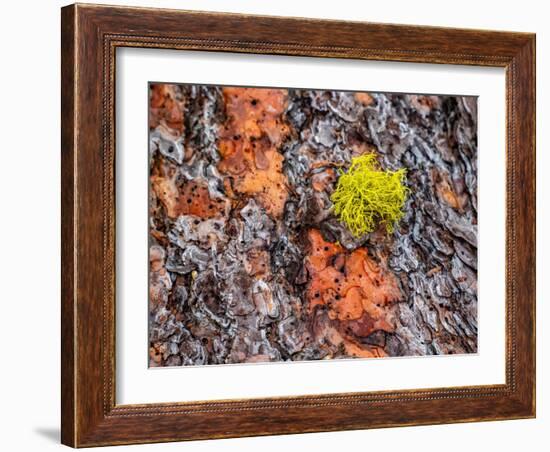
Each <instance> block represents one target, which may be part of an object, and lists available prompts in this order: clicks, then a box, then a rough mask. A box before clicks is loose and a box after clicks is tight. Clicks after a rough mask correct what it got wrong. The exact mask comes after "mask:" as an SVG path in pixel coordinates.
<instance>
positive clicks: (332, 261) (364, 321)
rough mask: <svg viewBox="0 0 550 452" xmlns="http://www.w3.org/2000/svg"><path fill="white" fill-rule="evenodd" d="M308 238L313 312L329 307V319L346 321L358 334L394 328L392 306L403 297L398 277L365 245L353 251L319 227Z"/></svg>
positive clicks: (310, 297)
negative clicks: (328, 237) (326, 237)
mask: <svg viewBox="0 0 550 452" xmlns="http://www.w3.org/2000/svg"><path fill="white" fill-rule="evenodd" d="M308 238H309V244H310V251H309V255H308V256H307V258H306V267H307V270H308V273H309V275H310V278H311V279H310V282H309V286H308V288H307V292H306V297H307V300H308V306H309V311H310V312H313V311H314V309H315V308H316V307H317V306H323V307H325V308H326V309H327V310H328V316H329V318H330V319H332V320H336V321H339V322H344V323H343V324H342V325H341V326H343V327H345V330H346V331H348V332H350V333H352V334H353V335H354V336H360V337H366V336H369V335H370V334H371V333H373V332H374V331H377V330H383V331H387V332H391V331H393V325H392V321H391V313H390V311H389V307H390V306H391V305H392V304H393V303H395V302H397V301H400V300H401V299H402V298H403V296H402V294H401V291H400V290H399V287H398V284H397V279H396V277H395V276H394V275H393V274H392V273H391V272H389V271H388V270H387V269H386V268H384V267H383V264H378V263H376V262H375V261H374V260H373V259H372V258H371V257H370V256H369V255H368V253H367V251H366V250H365V249H363V248H359V249H357V250H355V251H352V252H351V253H350V252H348V251H346V250H345V249H344V248H343V247H342V246H340V245H339V244H334V243H330V242H326V241H325V240H324V239H323V237H322V235H321V233H320V232H319V231H317V230H315V229H312V230H310V231H309V233H308Z"/></svg>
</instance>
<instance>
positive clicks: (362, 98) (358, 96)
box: [354, 93, 374, 107]
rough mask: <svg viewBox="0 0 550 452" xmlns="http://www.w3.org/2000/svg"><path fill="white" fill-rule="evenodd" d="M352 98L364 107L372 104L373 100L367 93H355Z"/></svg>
mask: <svg viewBox="0 0 550 452" xmlns="http://www.w3.org/2000/svg"><path fill="white" fill-rule="evenodd" d="M354 97H355V100H356V101H357V102H360V103H362V104H363V105H364V106H365V107H368V106H369V105H372V104H373V103H374V99H373V98H372V96H371V95H370V94H369V93H355V95H354Z"/></svg>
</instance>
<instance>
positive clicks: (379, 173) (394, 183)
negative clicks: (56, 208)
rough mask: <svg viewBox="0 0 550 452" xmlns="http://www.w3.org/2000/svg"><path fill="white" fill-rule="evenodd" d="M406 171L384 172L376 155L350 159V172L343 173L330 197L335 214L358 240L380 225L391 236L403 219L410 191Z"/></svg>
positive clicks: (364, 155)
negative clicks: (404, 206) (383, 226)
mask: <svg viewBox="0 0 550 452" xmlns="http://www.w3.org/2000/svg"><path fill="white" fill-rule="evenodd" d="M404 182H405V170H404V169H400V170H397V171H383V170H381V169H380V166H379V164H378V162H377V160H376V156H375V155H374V154H363V155H361V156H359V157H354V158H353V159H352V160H351V166H350V167H349V169H348V171H347V172H343V171H342V170H340V177H339V178H338V184H337V186H336V190H335V191H334V193H333V194H332V196H331V198H330V199H331V200H332V202H333V204H334V213H335V215H336V216H337V217H338V219H339V220H340V221H342V222H343V223H345V224H346V226H347V227H348V228H349V230H350V231H351V233H352V234H353V235H354V236H356V237H361V236H362V235H364V234H367V233H369V232H372V231H374V230H375V229H376V224H377V222H381V223H383V224H384V225H385V226H386V231H387V232H388V233H392V232H393V230H394V226H395V224H396V223H397V222H398V221H399V220H400V219H401V218H402V217H403V215H404V212H403V205H404V204H405V199H406V198H407V192H408V190H409V189H408V188H407V187H406V186H405V184H404Z"/></svg>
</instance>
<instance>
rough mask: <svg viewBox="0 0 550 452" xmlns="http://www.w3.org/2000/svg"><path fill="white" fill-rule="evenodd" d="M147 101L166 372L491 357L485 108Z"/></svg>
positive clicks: (324, 101)
mask: <svg viewBox="0 0 550 452" xmlns="http://www.w3.org/2000/svg"><path fill="white" fill-rule="evenodd" d="M148 90H149V93H148V95H149V112H148V117H149V125H148V126H149V200H148V209H149V224H148V230H149V349H148V353H149V366H150V367H166V366H193V365H195V366H196V365H211V364H217V365H220V364H238V363H261V362H264V363H265V362H286V361H311V360H327V359H352V358H384V357H403V356H430V355H451V354H466V353H476V352H477V347H478V341H477V339H478V335H477V312H478V299H477V242H478V238H477V190H478V188H477V187H478V180H477V98H476V97H471V96H470V97H468V96H456V95H452V96H451V95H426V94H406V93H379V92H349V91H337V90H313V89H294V88H288V89H281V88H258V87H254V88H252V87H234V86H207V85H189V84H177V83H157V82H154V83H150V84H149V87H148Z"/></svg>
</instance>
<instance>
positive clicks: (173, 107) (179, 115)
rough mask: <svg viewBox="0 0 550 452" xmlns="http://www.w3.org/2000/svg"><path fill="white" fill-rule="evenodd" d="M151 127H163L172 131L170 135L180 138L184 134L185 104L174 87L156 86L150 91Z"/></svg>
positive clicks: (166, 85) (168, 85)
mask: <svg viewBox="0 0 550 452" xmlns="http://www.w3.org/2000/svg"><path fill="white" fill-rule="evenodd" d="M149 102H150V106H151V108H150V115H149V127H150V128H151V129H154V128H156V127H157V126H159V125H163V126H165V127H167V128H169V129H170V133H171V134H172V135H175V136H176V137H179V136H181V135H182V134H183V130H184V124H183V110H184V108H185V102H184V101H183V99H178V96H177V94H176V91H175V87H174V85H170V84H163V83H161V84H155V85H151V89H150V98H149Z"/></svg>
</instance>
